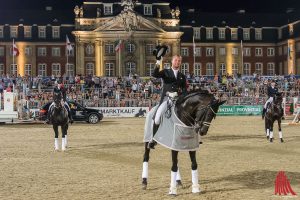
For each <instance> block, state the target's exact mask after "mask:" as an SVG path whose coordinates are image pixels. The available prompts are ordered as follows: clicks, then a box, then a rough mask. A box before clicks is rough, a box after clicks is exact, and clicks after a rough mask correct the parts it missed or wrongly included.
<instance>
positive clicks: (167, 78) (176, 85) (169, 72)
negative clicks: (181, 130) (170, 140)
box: [149, 46, 187, 149]
mask: <svg viewBox="0 0 300 200" xmlns="http://www.w3.org/2000/svg"><path fill="white" fill-rule="evenodd" d="M157 51H158V52H161V51H163V53H162V54H161V55H159V56H156V59H157V62H156V67H155V69H154V72H153V75H152V76H153V77H155V78H161V79H162V82H163V90H162V92H161V99H160V102H159V107H158V108H157V110H156V114H155V115H154V118H153V119H154V123H153V136H154V135H155V133H156V132H157V130H158V127H159V124H160V118H161V116H162V114H163V113H164V112H165V111H166V110H167V106H168V104H170V103H172V102H170V101H171V100H169V99H168V96H167V93H169V94H171V95H172V96H173V97H174V95H176V93H177V95H180V94H186V93H187V83H186V77H185V75H184V74H183V73H181V72H180V70H179V68H180V65H181V60H182V58H181V56H179V55H175V56H173V58H172V67H171V68H170V69H163V70H161V71H160V70H159V63H160V62H161V61H160V60H161V56H163V55H164V54H165V52H166V51H167V47H166V46H158V47H157ZM171 95H170V96H171ZM155 145H156V142H154V141H151V142H149V148H152V149H154V146H155Z"/></svg>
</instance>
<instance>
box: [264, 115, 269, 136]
mask: <svg viewBox="0 0 300 200" xmlns="http://www.w3.org/2000/svg"><path fill="white" fill-rule="evenodd" d="M265 131H266V136H267V140H269V137H270V120H269V119H268V118H267V117H265Z"/></svg>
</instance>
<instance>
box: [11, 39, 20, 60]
mask: <svg viewBox="0 0 300 200" xmlns="http://www.w3.org/2000/svg"><path fill="white" fill-rule="evenodd" d="M19 54H20V51H19V49H18V47H17V45H16V43H15V41H14V40H13V55H14V56H19Z"/></svg>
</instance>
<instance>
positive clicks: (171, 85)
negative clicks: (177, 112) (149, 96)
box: [153, 67, 187, 103]
mask: <svg viewBox="0 0 300 200" xmlns="http://www.w3.org/2000/svg"><path fill="white" fill-rule="evenodd" d="M153 77H155V78H162V80H163V90H162V93H161V101H160V103H162V101H163V99H164V97H165V96H166V93H167V92H177V93H178V95H180V94H187V83H186V78H185V75H184V74H183V73H181V72H180V71H178V74H177V78H175V74H174V72H173V70H172V68H170V69H163V70H161V71H159V68H158V67H156V68H155V69H154V72H153Z"/></svg>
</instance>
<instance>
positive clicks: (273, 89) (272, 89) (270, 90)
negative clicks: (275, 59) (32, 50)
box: [262, 80, 278, 119]
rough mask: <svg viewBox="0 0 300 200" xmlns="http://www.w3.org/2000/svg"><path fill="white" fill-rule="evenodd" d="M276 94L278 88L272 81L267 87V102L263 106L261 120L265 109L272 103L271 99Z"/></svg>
mask: <svg viewBox="0 0 300 200" xmlns="http://www.w3.org/2000/svg"><path fill="white" fill-rule="evenodd" d="M277 94H278V88H277V87H276V83H275V81H274V80H272V82H271V85H270V86H269V87H268V97H269V98H268V100H267V101H266V103H265V105H264V109H263V112H262V119H264V117H265V114H266V111H267V108H268V104H271V103H272V102H273V98H274V96H275V95H277Z"/></svg>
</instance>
